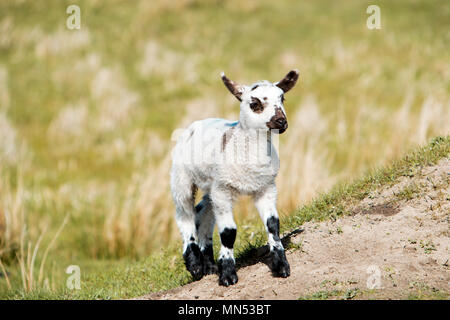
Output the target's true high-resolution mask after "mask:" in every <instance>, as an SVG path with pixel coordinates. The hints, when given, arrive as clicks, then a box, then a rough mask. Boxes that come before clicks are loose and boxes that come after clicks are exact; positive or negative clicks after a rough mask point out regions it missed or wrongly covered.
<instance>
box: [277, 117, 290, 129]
mask: <svg viewBox="0 0 450 320" xmlns="http://www.w3.org/2000/svg"><path fill="white" fill-rule="evenodd" d="M286 122H287V121H286V119H285V118H278V119H277V120H275V123H276V124H277V126H278V127H279V128H284V127H286Z"/></svg>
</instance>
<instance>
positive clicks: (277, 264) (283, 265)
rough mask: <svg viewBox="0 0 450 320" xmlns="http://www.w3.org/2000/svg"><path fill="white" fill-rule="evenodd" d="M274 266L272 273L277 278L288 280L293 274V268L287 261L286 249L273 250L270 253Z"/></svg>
mask: <svg viewBox="0 0 450 320" xmlns="http://www.w3.org/2000/svg"><path fill="white" fill-rule="evenodd" d="M270 255H271V259H272V264H271V266H270V269H271V270H272V273H273V274H274V275H275V276H277V277H282V278H287V277H289V276H290V274H291V267H290V266H289V262H288V261H287V259H286V254H285V253H284V249H282V248H281V249H280V248H273V249H272V251H271V252H270Z"/></svg>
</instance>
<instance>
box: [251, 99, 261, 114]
mask: <svg viewBox="0 0 450 320" xmlns="http://www.w3.org/2000/svg"><path fill="white" fill-rule="evenodd" d="M250 109H252V110H253V112H256V113H261V112H263V110H264V106H263V105H262V103H261V101H259V99H258V98H253V97H252V102H250Z"/></svg>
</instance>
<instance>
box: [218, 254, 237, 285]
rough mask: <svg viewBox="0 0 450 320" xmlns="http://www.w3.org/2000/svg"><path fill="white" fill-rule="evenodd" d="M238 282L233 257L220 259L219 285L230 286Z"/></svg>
mask: <svg viewBox="0 0 450 320" xmlns="http://www.w3.org/2000/svg"><path fill="white" fill-rule="evenodd" d="M237 282H238V276H237V274H236V269H235V267H234V261H233V260H232V259H224V260H219V285H221V286H225V287H228V286H230V285H233V284H236V283H237Z"/></svg>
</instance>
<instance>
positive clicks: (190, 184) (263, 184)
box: [171, 70, 298, 286]
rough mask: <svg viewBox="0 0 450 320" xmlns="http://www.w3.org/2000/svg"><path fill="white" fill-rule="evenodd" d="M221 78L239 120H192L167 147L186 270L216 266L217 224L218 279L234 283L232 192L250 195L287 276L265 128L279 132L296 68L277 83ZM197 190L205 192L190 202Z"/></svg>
mask: <svg viewBox="0 0 450 320" xmlns="http://www.w3.org/2000/svg"><path fill="white" fill-rule="evenodd" d="M222 80H223V82H224V84H225V86H226V87H227V88H228V90H229V91H230V92H231V93H232V94H233V95H234V96H235V97H236V98H237V99H238V100H239V101H240V102H241V104H240V116H239V121H236V122H232V121H228V120H224V119H206V120H201V121H196V122H194V123H192V124H191V125H190V126H189V127H188V128H187V129H186V130H185V131H184V132H183V133H182V135H181V136H180V138H179V139H178V141H177V144H176V146H175V148H174V150H173V165H172V170H171V189H172V196H173V200H174V202H175V206H176V221H177V225H178V227H179V229H180V231H181V235H182V238H183V257H184V260H185V264H186V268H187V270H188V271H189V272H190V273H191V274H192V276H193V278H194V279H196V280H198V279H200V278H201V277H202V276H203V275H205V274H211V273H215V272H216V271H217V267H216V265H215V263H214V255H213V247H212V242H213V238H212V235H213V231H214V225H215V222H217V226H218V231H219V235H220V240H221V249H220V253H219V259H218V272H219V284H220V285H224V286H229V285H231V284H235V283H236V282H237V281H238V277H237V274H236V270H235V260H234V256H233V245H234V241H235V239H236V224H235V222H234V220H233V212H232V207H233V201H234V200H235V198H236V196H237V195H240V194H246V195H251V196H252V197H253V199H254V202H255V206H256V208H257V210H258V212H259V214H260V216H261V219H262V220H263V222H264V225H265V228H266V231H267V234H268V243H269V247H270V251H271V256H272V265H271V269H272V271H273V273H274V275H276V276H281V277H288V276H289V275H290V267H289V263H288V262H287V260H286V256H285V253H284V248H283V245H282V243H281V240H280V237H279V219H278V212H277V208H276V200H277V190H276V186H275V177H276V176H277V173H278V169H279V160H278V155H277V152H276V151H275V150H274V147H273V144H274V142H273V139H272V132H275V133H283V132H284V131H286V129H287V127H288V123H287V119H286V112H285V110H284V105H283V102H284V93H286V92H288V91H289V90H290V89H292V88H293V87H294V85H295V84H296V82H297V80H298V71H297V70H292V71H290V72H289V73H288V74H287V75H286V76H285V77H284V78H283V79H282V80H281V81H279V82H275V83H271V82H269V81H266V80H264V81H259V82H256V83H254V84H252V85H250V86H246V85H239V84H237V83H235V82H234V81H232V80H230V79H228V78H227V77H226V76H225V74H223V73H222ZM198 188H200V189H201V190H202V191H203V193H204V196H203V199H202V201H201V202H200V203H199V204H197V205H195V203H194V202H195V195H196V192H197V189H198Z"/></svg>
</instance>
